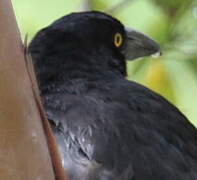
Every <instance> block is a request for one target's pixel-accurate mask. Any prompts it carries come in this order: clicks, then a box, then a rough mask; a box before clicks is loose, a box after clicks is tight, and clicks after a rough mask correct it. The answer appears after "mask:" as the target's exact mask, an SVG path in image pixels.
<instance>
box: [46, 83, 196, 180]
mask: <svg viewBox="0 0 197 180" xmlns="http://www.w3.org/2000/svg"><path fill="white" fill-rule="evenodd" d="M117 84H118V85H117ZM109 90H111V92H109ZM50 102H51V103H50ZM45 106H46V109H47V113H48V117H49V119H52V120H53V123H54V132H55V134H56V137H57V140H58V143H59V145H60V149H61V153H62V157H63V159H64V163H65V169H70V170H69V171H72V170H73V169H74V168H73V167H75V169H77V167H78V168H79V169H77V172H78V174H79V175H78V176H82V174H83V175H84V177H87V176H91V175H90V174H91V173H90V172H92V173H93V175H92V176H93V177H94V179H95V177H98V179H99V180H100V179H102V178H101V177H103V179H104V177H105V178H106V177H107V178H108V179H114V178H115V179H117V180H119V179H122V180H130V179H135V180H147V179H150V180H158V179H160V180H194V179H197V132H196V129H195V128H194V127H193V126H192V125H191V124H190V123H189V122H188V120H187V119H186V118H185V117H184V116H183V115H182V114H181V113H180V112H179V111H178V110H177V109H176V108H175V107H173V106H172V105H171V104H170V103H168V102H167V101H166V100H164V99H163V98H162V97H160V96H159V95H157V94H155V93H153V92H151V91H150V90H148V89H146V88H144V87H142V86H140V85H138V84H135V83H129V82H127V81H125V82H119V83H116V84H112V85H110V86H108V90H99V91H98V90H96V91H92V92H91V93H89V94H88V95H86V96H83V97H82V96H79V97H77V96H75V95H64V96H62V95H57V96H56V97H55V96H54V95H53V96H52V97H51V100H50V96H48V102H47V105H45ZM71 166H72V167H71ZM87 169H89V171H88V172H87ZM75 173H76V171H74V172H73V174H75ZM71 174H72V173H71ZM87 174H88V175H87ZM95 174H96V175H95ZM107 178H106V179H107ZM90 179H91V178H90ZM108 179H107V180H108Z"/></svg>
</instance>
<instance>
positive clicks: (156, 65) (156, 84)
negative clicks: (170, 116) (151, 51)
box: [144, 59, 175, 103]
mask: <svg viewBox="0 0 197 180" xmlns="http://www.w3.org/2000/svg"><path fill="white" fill-rule="evenodd" d="M144 84H145V85H146V86H148V87H149V88H151V89H152V90H154V91H155V92H157V93H159V94H160V95H162V96H164V97H165V98H167V99H168V100H170V101H171V102H173V103H175V96H174V91H173V89H172V86H171V81H170V78H169V77H168V73H167V72H166V69H165V65H164V63H163V62H162V59H159V60H154V61H153V62H152V63H151V65H150V67H149V68H148V70H147V72H146V75H145V79H144Z"/></svg>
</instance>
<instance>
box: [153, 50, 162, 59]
mask: <svg viewBox="0 0 197 180" xmlns="http://www.w3.org/2000/svg"><path fill="white" fill-rule="evenodd" d="M161 55H162V53H161V51H158V52H156V53H154V54H152V55H151V57H152V58H158V57H160V56H161Z"/></svg>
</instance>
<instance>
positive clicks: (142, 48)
mask: <svg viewBox="0 0 197 180" xmlns="http://www.w3.org/2000/svg"><path fill="white" fill-rule="evenodd" d="M125 31H126V36H127V37H126V42H125V44H124V46H123V50H122V53H123V54H124V55H125V59H126V60H133V59H136V58H140V57H144V56H150V55H153V56H159V55H161V50H160V46H159V44H157V43H156V42H155V41H154V40H152V39H151V38H149V37H148V36H146V35H145V34H143V33H141V32H138V31H136V30H134V29H132V28H125Z"/></svg>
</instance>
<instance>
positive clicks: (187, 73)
mask: <svg viewBox="0 0 197 180" xmlns="http://www.w3.org/2000/svg"><path fill="white" fill-rule="evenodd" d="M123 1H124V4H119V5H118V6H117V4H118V3H121V0H92V1H90V0H89V1H88V0H74V1H70V0H58V1H54V0H13V6H14V9H15V13H16V16H17V21H18V24H19V27H20V30H21V33H22V37H24V36H25V35H26V34H28V37H29V39H31V38H32V37H33V35H34V34H35V33H36V32H37V31H38V30H39V29H41V28H43V27H45V26H47V25H48V24H50V23H51V22H52V21H53V20H55V19H57V18H59V17H61V16H63V15H66V14H68V13H70V12H73V11H79V10H85V9H87V8H91V9H94V10H101V11H105V10H108V11H109V12H110V13H111V14H112V15H113V16H115V17H117V18H118V19H120V20H121V21H122V23H123V24H125V25H128V26H131V27H133V28H135V29H138V30H140V31H142V32H144V33H146V34H148V35H149V36H152V37H153V38H154V39H155V40H157V41H158V42H159V43H160V44H161V47H162V51H163V56H161V57H160V58H158V59H152V58H144V59H142V60H139V61H133V62H129V63H128V72H129V74H128V79H129V80H134V81H137V82H140V83H142V84H144V85H145V86H148V87H149V88H151V89H153V90H154V91H156V92H158V93H160V94H161V95H163V96H165V97H166V98H167V99H168V100H169V101H170V102H172V103H173V104H175V105H176V106H177V107H178V108H179V109H180V110H181V111H182V112H183V113H184V114H185V115H186V116H187V117H188V118H189V120H190V121H191V122H192V123H193V124H195V125H197V1H196V0H129V1H128V0H122V2H123ZM116 7H119V8H116Z"/></svg>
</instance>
